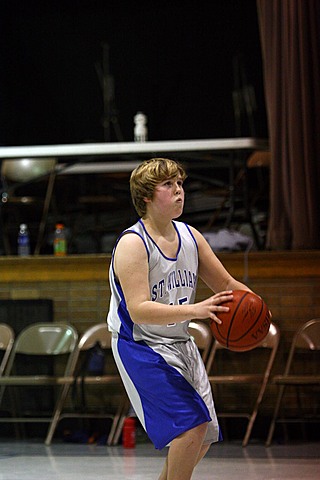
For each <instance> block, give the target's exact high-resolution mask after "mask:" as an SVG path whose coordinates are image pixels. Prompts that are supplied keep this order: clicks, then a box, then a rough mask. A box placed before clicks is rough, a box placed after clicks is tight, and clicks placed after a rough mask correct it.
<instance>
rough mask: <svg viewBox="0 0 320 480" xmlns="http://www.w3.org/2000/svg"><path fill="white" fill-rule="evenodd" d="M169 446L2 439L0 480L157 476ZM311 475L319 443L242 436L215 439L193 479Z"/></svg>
mask: <svg viewBox="0 0 320 480" xmlns="http://www.w3.org/2000/svg"><path fill="white" fill-rule="evenodd" d="M165 455H166V450H163V451H161V452H159V451H157V450H155V449H154V447H153V446H152V445H151V444H150V443H144V444H138V445H137V446H136V447H135V448H134V449H123V447H122V446H116V447H105V446H96V445H79V444H71V443H61V442H60V443H57V442H54V443H53V444H52V445H51V446H50V447H46V446H45V445H44V444H43V442H42V441H41V440H40V441H36V440H32V441H24V442H18V441H9V442H8V441H5V440H2V441H0V480H22V479H23V480H34V479H36V478H39V479H42V480H100V479H101V480H109V479H110V480H111V479H112V480H120V479H121V480H127V479H130V480H157V478H158V475H159V473H160V471H161V469H162V465H163V462H164V457H165ZM211 478H212V479H215V480H234V479H236V480H242V479H245V480H258V479H259V480H268V479H270V480H271V479H272V480H278V479H279V480H280V479H281V480H286V479H288V480H289V479H290V480H302V479H303V480H308V479H319V478H320V444H319V443H317V442H315V443H300V444H299V443H295V444H290V445H277V444H275V445H272V446H271V447H269V448H265V447H264V446H263V445H262V444H259V445H255V444H252V445H249V446H248V447H246V448H242V446H241V443H240V442H239V443H238V442H221V443H219V444H216V445H213V446H212V447H211V449H210V451H209V453H208V454H207V456H206V457H205V458H204V459H203V460H202V462H201V463H200V464H199V465H198V466H197V468H196V470H195V472H194V475H193V477H192V479H193V480H209V479H211Z"/></svg>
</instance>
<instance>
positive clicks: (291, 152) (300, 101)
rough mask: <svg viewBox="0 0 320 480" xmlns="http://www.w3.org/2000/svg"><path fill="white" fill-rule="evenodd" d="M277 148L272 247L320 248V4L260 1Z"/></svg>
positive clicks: (273, 156) (269, 108) (273, 153)
mask: <svg viewBox="0 0 320 480" xmlns="http://www.w3.org/2000/svg"><path fill="white" fill-rule="evenodd" d="M257 7H258V15H259V24H260V34H261V45H262V55H263V68H264V83H265V97H266V106H267V114H268V126H269V139H270V149H271V170H270V217H269V226H268V238H267V248H270V249H300V250H301V249H317V248H320V193H319V190H320V70H319V68H320V62H319V59H320V49H319V38H320V28H319V27H320V2H319V0H257Z"/></svg>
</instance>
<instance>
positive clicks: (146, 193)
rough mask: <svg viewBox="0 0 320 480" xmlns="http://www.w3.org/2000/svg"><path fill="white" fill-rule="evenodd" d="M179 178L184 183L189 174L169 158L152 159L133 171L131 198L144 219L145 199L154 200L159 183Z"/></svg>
mask: <svg viewBox="0 0 320 480" xmlns="http://www.w3.org/2000/svg"><path fill="white" fill-rule="evenodd" d="M177 176H179V177H181V179H182V181H184V180H185V178H186V177H187V174H186V172H185V170H184V168H183V166H182V165H181V164H180V163H178V162H176V161H174V160H170V159H169V158H151V159H150V160H145V161H144V162H142V163H141V164H140V165H138V166H137V167H136V168H135V169H134V170H133V172H132V174H131V177H130V191H131V198H132V202H133V205H134V207H135V209H136V211H137V213H138V215H139V216H140V217H143V216H144V215H145V214H146V211H147V205H146V202H145V200H144V199H145V198H148V199H152V198H153V193H154V190H155V188H156V186H157V185H159V183H161V182H163V181H164V180H166V179H169V178H174V177H177Z"/></svg>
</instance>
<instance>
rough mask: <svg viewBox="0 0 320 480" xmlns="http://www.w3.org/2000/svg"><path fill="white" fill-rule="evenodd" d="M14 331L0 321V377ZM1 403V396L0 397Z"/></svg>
mask: <svg viewBox="0 0 320 480" xmlns="http://www.w3.org/2000/svg"><path fill="white" fill-rule="evenodd" d="M14 337H15V335H14V331H13V330H12V328H11V327H10V326H9V325H7V324H6V323H0V350H2V351H3V355H2V359H1V363H0V377H1V376H2V375H3V372H4V370H5V368H6V365H7V362H8V360H9V356H10V353H11V350H12V347H13V343H14ZM0 403H1V398H0Z"/></svg>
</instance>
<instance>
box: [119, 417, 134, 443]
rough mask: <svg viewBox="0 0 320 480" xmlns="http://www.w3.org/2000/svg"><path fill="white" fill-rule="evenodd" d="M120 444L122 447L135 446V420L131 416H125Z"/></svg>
mask: <svg viewBox="0 0 320 480" xmlns="http://www.w3.org/2000/svg"><path fill="white" fill-rule="evenodd" d="M122 446H123V448H134V447H135V446H136V420H135V418H133V417H127V418H126V419H125V420H124V422H123V429H122Z"/></svg>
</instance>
